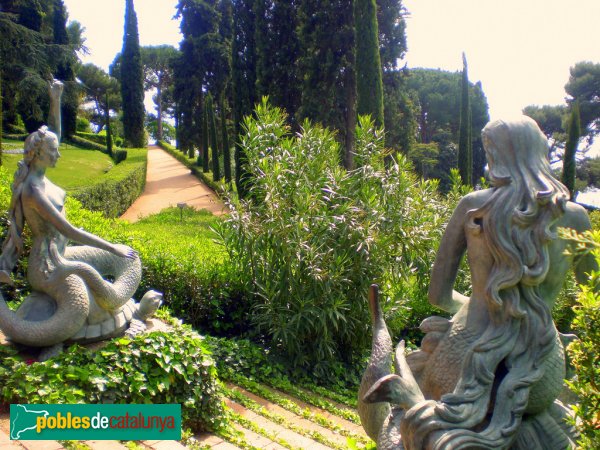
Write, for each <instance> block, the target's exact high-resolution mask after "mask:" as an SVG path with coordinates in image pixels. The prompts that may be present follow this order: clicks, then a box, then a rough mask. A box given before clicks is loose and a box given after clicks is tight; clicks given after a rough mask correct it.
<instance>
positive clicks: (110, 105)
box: [77, 63, 121, 131]
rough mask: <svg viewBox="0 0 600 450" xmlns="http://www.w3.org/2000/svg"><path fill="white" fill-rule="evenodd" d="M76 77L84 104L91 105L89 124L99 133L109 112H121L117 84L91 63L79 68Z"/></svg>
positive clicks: (115, 80)
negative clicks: (93, 125)
mask: <svg viewBox="0 0 600 450" xmlns="http://www.w3.org/2000/svg"><path fill="white" fill-rule="evenodd" d="M77 77H78V78H79V80H80V81H81V85H82V87H83V92H84V100H85V102H86V103H91V104H92V105H93V110H92V113H91V122H92V123H94V124H95V125H96V126H97V130H98V131H100V130H102V129H103V128H104V127H106V126H107V125H108V122H107V121H106V118H107V117H110V111H111V110H112V111H113V112H114V113H115V114H116V113H118V112H119V111H120V110H121V95H120V91H121V89H120V86H119V82H118V80H117V79H116V78H113V77H110V76H109V75H108V74H107V73H106V72H105V71H104V70H102V69H101V68H100V67H98V66H96V65H94V64H91V63H88V64H84V65H83V66H81V67H80V68H79V71H78V73H77ZM107 95H108V98H107Z"/></svg>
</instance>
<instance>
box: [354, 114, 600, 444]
mask: <svg viewBox="0 0 600 450" xmlns="http://www.w3.org/2000/svg"><path fill="white" fill-rule="evenodd" d="M482 136H483V143H484V148H485V152H486V156H487V161H488V167H489V179H490V184H491V186H492V187H491V188H490V189H485V190H480V191H475V192H472V193H470V194H468V195H466V196H465V197H464V198H462V200H461V201H460V202H459V204H458V206H457V207H456V210H455V211H454V213H453V215H452V217H451V219H450V221H449V223H448V225H447V228H446V231H445V233H444V236H443V238H442V240H441V243H440V247H439V250H438V254H437V257H436V260H435V263H434V266H433V269H432V273H431V282H430V288H429V301H430V302H431V303H432V304H433V305H435V306H437V307H439V308H440V309H442V310H444V311H446V312H447V313H450V314H453V316H452V319H450V320H448V319H445V318H443V317H429V318H427V319H425V320H424V321H423V323H422V324H421V326H420V327H421V330H422V331H423V332H425V337H424V339H423V341H422V343H421V348H420V350H418V351H416V352H413V353H410V354H409V355H407V356H405V352H404V343H403V342H401V343H400V345H399V346H398V348H397V350H396V353H395V361H394V363H393V366H394V367H395V372H396V373H390V369H391V367H392V343H391V340H390V336H389V334H388V331H387V328H386V326H385V323H384V321H383V317H382V313H381V309H380V307H379V304H378V301H377V290H376V287H372V292H371V293H370V309H371V316H372V324H373V348H372V355H371V359H370V361H369V365H368V367H367V369H366V371H365V373H364V376H363V380H362V383H361V388H360V392H359V413H360V416H361V420H362V423H363V426H364V428H365V430H366V431H367V433H368V434H369V435H370V436H371V437H372V438H373V439H374V440H375V441H377V444H378V445H377V447H378V448H379V449H380V450H382V449H415V450H416V449H431V450H434V449H435V450H442V449H443V450H455V449H515V450H517V449H518V450H538V449H539V450H542V449H566V448H570V447H571V446H573V444H574V442H575V441H576V432H575V430H574V429H573V428H572V427H571V426H570V425H568V423H567V421H566V420H565V419H566V418H567V416H568V415H569V414H570V412H569V409H568V408H567V407H565V406H564V405H563V404H562V403H561V402H560V401H558V400H557V397H558V396H559V394H560V392H561V390H562V389H563V379H564V378H565V355H564V347H563V342H562V339H561V338H562V335H561V334H560V333H558V331H557V330H556V327H555V325H554V322H553V320H552V315H551V311H552V306H553V304H554V302H555V300H556V299H557V297H558V295H559V292H560V290H561V288H562V287H563V284H564V281H565V277H566V276H567V273H568V271H569V269H570V268H571V267H573V268H574V270H575V276H576V279H577V280H578V282H580V283H581V282H585V281H586V280H587V277H588V275H587V274H589V272H590V271H591V270H593V269H595V268H596V263H595V261H594V259H593V257H591V256H589V255H587V256H575V257H574V256H569V255H568V254H566V253H565V250H566V249H567V247H568V245H569V243H568V242H566V241H565V240H562V239H558V238H557V232H556V230H557V228H558V227H567V228H572V229H575V230H576V231H578V232H583V231H585V230H587V229H589V228H590V221H589V219H588V216H587V213H586V211H585V210H584V209H583V208H582V207H581V206H579V205H577V204H575V203H572V202H569V201H567V199H568V198H569V191H568V190H567V189H566V188H565V186H563V185H562V184H561V183H560V182H559V181H558V180H556V179H555V178H554V176H553V175H552V172H551V170H550V165H549V163H548V161H547V141H546V138H545V136H544V135H543V134H542V132H541V131H540V129H539V127H538V126H537V124H536V123H535V122H534V121H533V120H532V119H530V118H528V117H522V118H519V119H517V120H512V121H502V120H498V121H494V122H491V123H489V124H488V125H487V126H486V127H485V128H484V129H483V132H482ZM465 252H466V255H467V260H468V263H469V267H470V273H471V282H472V293H471V295H470V296H469V297H467V296H465V295H461V294H460V293H458V292H456V291H455V290H454V289H453V286H454V282H455V280H456V276H457V272H458V269H459V265H460V261H461V259H462V257H463V255H464V254H465Z"/></svg>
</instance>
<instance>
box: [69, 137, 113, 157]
mask: <svg viewBox="0 0 600 450" xmlns="http://www.w3.org/2000/svg"><path fill="white" fill-rule="evenodd" d="M65 141H67V142H69V143H71V144H73V145H76V146H77V147H81V148H85V149H87V150H98V151H99V152H102V153H107V154H108V150H106V145H101V144H98V143H96V142H93V141H90V140H88V139H85V138H82V137H80V136H71V137H70V138H68V139H65Z"/></svg>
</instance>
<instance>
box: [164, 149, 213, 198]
mask: <svg viewBox="0 0 600 450" xmlns="http://www.w3.org/2000/svg"><path fill="white" fill-rule="evenodd" d="M156 145H158V146H159V147H160V148H162V149H163V150H164V151H165V152H167V153H168V154H169V155H171V156H172V157H173V158H175V159H176V160H177V161H179V162H180V163H181V164H183V165H184V166H186V167H187V168H188V169H190V170H191V172H192V174H193V175H194V176H195V177H196V178H198V179H199V180H200V181H202V182H203V183H204V184H206V185H207V186H208V187H209V188H211V189H212V190H213V191H215V192H216V193H219V192H222V191H223V187H222V186H221V185H220V184H219V183H215V182H214V181H213V180H212V179H211V178H209V177H208V176H206V174H205V173H204V172H202V168H201V167H198V166H197V165H196V160H195V159H189V158H188V157H187V155H185V154H183V153H181V152H180V151H179V150H177V149H176V148H175V147H174V146H172V145H171V144H169V143H168V142H165V141H157V142H156Z"/></svg>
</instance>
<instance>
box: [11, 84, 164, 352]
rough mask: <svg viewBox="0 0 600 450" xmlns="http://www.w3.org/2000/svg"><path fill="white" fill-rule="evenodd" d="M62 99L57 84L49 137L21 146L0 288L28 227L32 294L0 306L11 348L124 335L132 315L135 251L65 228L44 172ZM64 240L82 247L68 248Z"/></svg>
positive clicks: (36, 136) (54, 156)
mask: <svg viewBox="0 0 600 450" xmlns="http://www.w3.org/2000/svg"><path fill="white" fill-rule="evenodd" d="M61 92H62V84H61V83H60V82H54V83H52V84H51V87H50V97H51V102H50V103H51V112H50V118H49V123H50V124H51V126H52V127H53V128H54V130H55V131H56V133H54V132H52V131H50V130H48V128H47V127H42V128H40V129H39V130H38V131H36V132H34V133H32V134H30V135H29V136H28V137H27V139H26V141H25V149H24V155H23V160H22V161H20V162H19V167H18V169H17V171H16V173H15V177H14V181H13V185H12V198H11V203H10V208H9V221H10V224H9V230H8V235H7V237H6V239H5V242H4V245H3V247H2V254H1V255H0V281H2V282H5V283H10V282H11V280H10V272H11V271H12V270H13V268H14V267H15V265H16V262H17V259H18V258H19V256H20V255H21V253H22V251H23V241H22V233H23V229H24V227H25V224H28V225H29V228H30V230H31V237H32V247H31V252H30V255H29V258H28V267H27V279H28V281H29V283H30V285H31V288H32V293H31V295H30V296H28V297H27V298H26V299H25V300H24V301H23V303H22V304H21V305H20V307H19V309H18V310H17V311H16V312H13V311H11V310H10V309H9V308H8V306H7V305H6V303H5V302H4V300H3V299H0V329H1V330H2V331H3V332H4V334H5V335H6V336H7V337H8V338H10V339H11V340H12V341H14V342H17V343H21V344H25V345H29V346H36V347H51V346H55V345H61V344H62V343H63V342H65V341H69V340H78V341H94V340H100V339H103V338H106V337H109V335H113V334H117V333H118V332H122V331H124V329H125V328H126V325H127V323H128V322H130V321H131V320H132V318H133V316H134V315H135V313H136V311H137V310H138V309H139V308H138V305H137V304H136V303H134V302H133V301H132V300H131V297H132V295H133V294H134V292H135V291H136V289H137V287H138V285H139V282H140V277H141V263H140V260H139V258H138V256H137V254H136V252H135V251H133V250H132V249H131V248H129V247H127V246H124V245H118V244H112V243H110V242H107V241H105V240H104V239H102V238H100V237H98V236H95V235H93V234H91V233H88V232H86V231H84V230H82V229H78V228H75V227H74V226H73V225H71V223H69V221H68V220H67V219H66V217H65V208H64V206H65V192H64V190H62V189H61V188H60V187H58V186H56V185H54V184H53V183H52V182H51V181H50V180H49V179H48V178H47V177H46V169H48V168H49V167H54V166H55V165H56V162H57V160H58V158H59V157H60V153H59V151H58V146H59V139H60V130H61V129H60V95H61ZM69 241H74V242H77V243H79V244H83V245H81V246H68V245H67V244H68V242H69ZM106 277H111V278H114V282H109V281H107V280H106V279H105V278H106ZM149 298H150V300H148V301H150V303H152V305H151V306H152V308H150V309H155V308H154V306H156V307H158V303H159V302H160V295H159V294H157V293H152V294H150V295H149ZM111 325H112V326H111Z"/></svg>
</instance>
